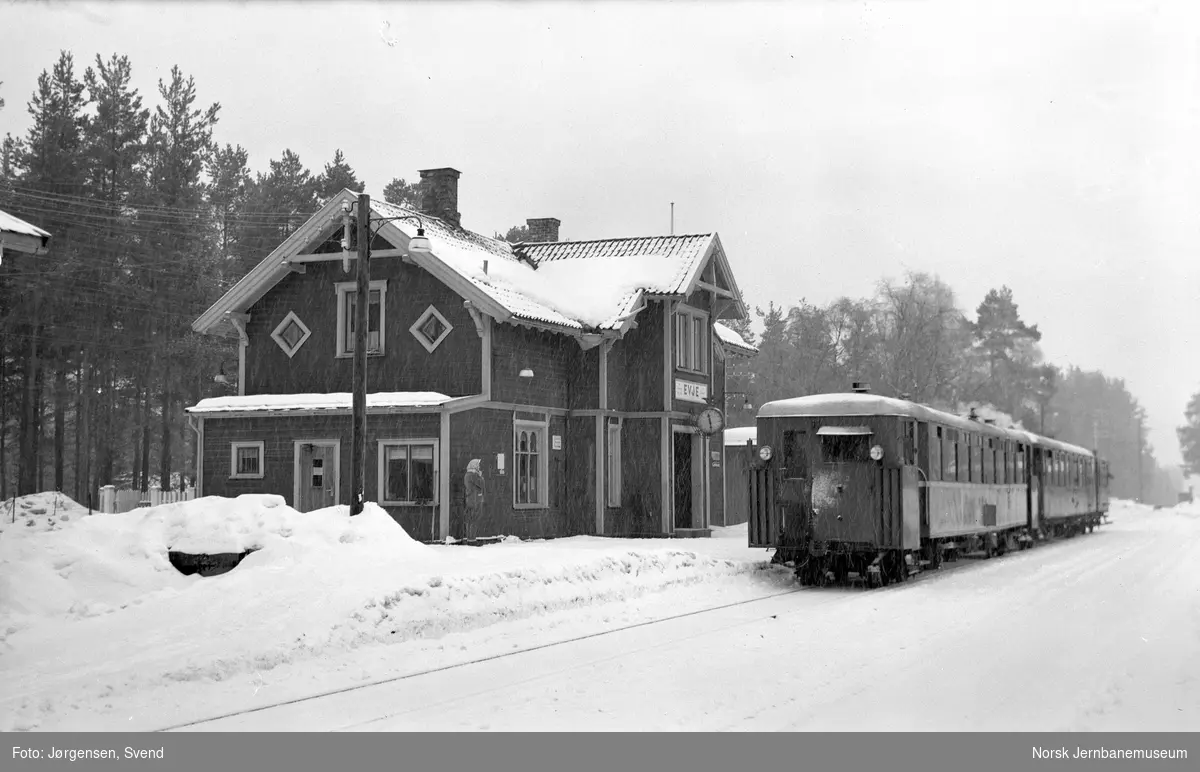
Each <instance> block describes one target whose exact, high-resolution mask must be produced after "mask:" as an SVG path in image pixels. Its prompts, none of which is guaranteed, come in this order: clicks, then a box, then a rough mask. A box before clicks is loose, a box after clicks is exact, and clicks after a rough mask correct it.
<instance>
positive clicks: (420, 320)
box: [408, 305, 454, 354]
mask: <svg viewBox="0 0 1200 772" xmlns="http://www.w3.org/2000/svg"><path fill="white" fill-rule="evenodd" d="M431 316H432V317H434V318H436V319H437V320H438V321H439V322H441V324H442V326H443V327H444V328H445V329H444V330H442V334H441V335H439V336H438V338H437V340H435V341H432V342H430V340H429V339H428V338H426V337H425V333H424V332H422V331H421V327H423V326H424V325H425V323H426V322H428V321H429V317H431ZM408 331H409V333H411V334H412V336H413V337H414V338H416V339H417V343H420V344H421V345H422V346H423V347H424V348H425V350H426V351H428V352H429V353H430V354H432V353H433V352H434V351H435V350H436V349H437V347H438V346H440V345H442V343H443V342H444V341H445V340H446V338H448V337H450V333H451V332H453V331H454V325H453V324H450V320H449V319H447V318H446V317H445V316H443V315H442V312H441V311H439V310H437V308H435V307H434V306H433V305H430V306H429V307H428V308H426V309H425V310H424V311H422V312H421V315H420V316H418V317H417V321H415V322H413V324H412V327H409V328H408Z"/></svg>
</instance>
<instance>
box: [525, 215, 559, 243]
mask: <svg viewBox="0 0 1200 772" xmlns="http://www.w3.org/2000/svg"><path fill="white" fill-rule="evenodd" d="M561 224H562V223H560V222H559V221H558V219H557V218H554V217H540V218H536V219H533V220H526V221H525V225H527V226H528V227H529V240H530V241H532V242H536V243H539V244H547V243H553V242H555V241H558V226H559V225H561Z"/></svg>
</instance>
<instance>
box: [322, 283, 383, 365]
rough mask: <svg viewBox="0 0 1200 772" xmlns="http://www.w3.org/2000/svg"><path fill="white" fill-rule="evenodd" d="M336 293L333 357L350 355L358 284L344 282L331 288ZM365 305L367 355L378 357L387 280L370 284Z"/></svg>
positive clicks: (355, 321)
mask: <svg viewBox="0 0 1200 772" xmlns="http://www.w3.org/2000/svg"><path fill="white" fill-rule="evenodd" d="M334 286H335V287H336V289H337V318H338V322H337V355H338V356H341V357H344V356H351V355H353V354H354V340H355V331H356V330H357V327H356V325H357V323H358V315H357V313H356V308H357V306H358V302H357V301H358V284H357V282H352V281H346V282H339V283H338V284H336V285H334ZM369 298H370V299H369V301H368V305H367V353H368V354H382V353H383V346H384V338H383V330H384V320H385V318H384V313H385V311H386V309H387V280H386V279H380V280H378V281H373V282H371V291H370V295H369Z"/></svg>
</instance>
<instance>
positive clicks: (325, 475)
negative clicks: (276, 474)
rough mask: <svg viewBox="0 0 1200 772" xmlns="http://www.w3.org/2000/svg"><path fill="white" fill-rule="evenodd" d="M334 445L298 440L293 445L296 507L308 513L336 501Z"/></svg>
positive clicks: (336, 485)
mask: <svg viewBox="0 0 1200 772" xmlns="http://www.w3.org/2000/svg"><path fill="white" fill-rule="evenodd" d="M337 477H338V473H337V446H336V445H333V444H319V443H312V442H309V443H300V444H299V445H297V446H296V509H297V510H299V511H301V512H311V511H312V510H314V509H323V508H325V507H331V506H333V505H334V504H336V503H337V489H338V479H337Z"/></svg>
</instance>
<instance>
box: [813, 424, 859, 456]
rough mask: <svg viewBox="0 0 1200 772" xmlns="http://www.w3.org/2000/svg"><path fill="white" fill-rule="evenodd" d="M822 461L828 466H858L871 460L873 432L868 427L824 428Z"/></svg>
mask: <svg viewBox="0 0 1200 772" xmlns="http://www.w3.org/2000/svg"><path fill="white" fill-rule="evenodd" d="M817 434H818V435H819V436H820V438H821V461H822V462H824V463H826V464H857V463H866V462H868V461H870V460H871V436H872V435H871V431H870V430H869V429H867V428H866V427H851V426H822V427H821V428H820V429H819V430H818V431H817Z"/></svg>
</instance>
